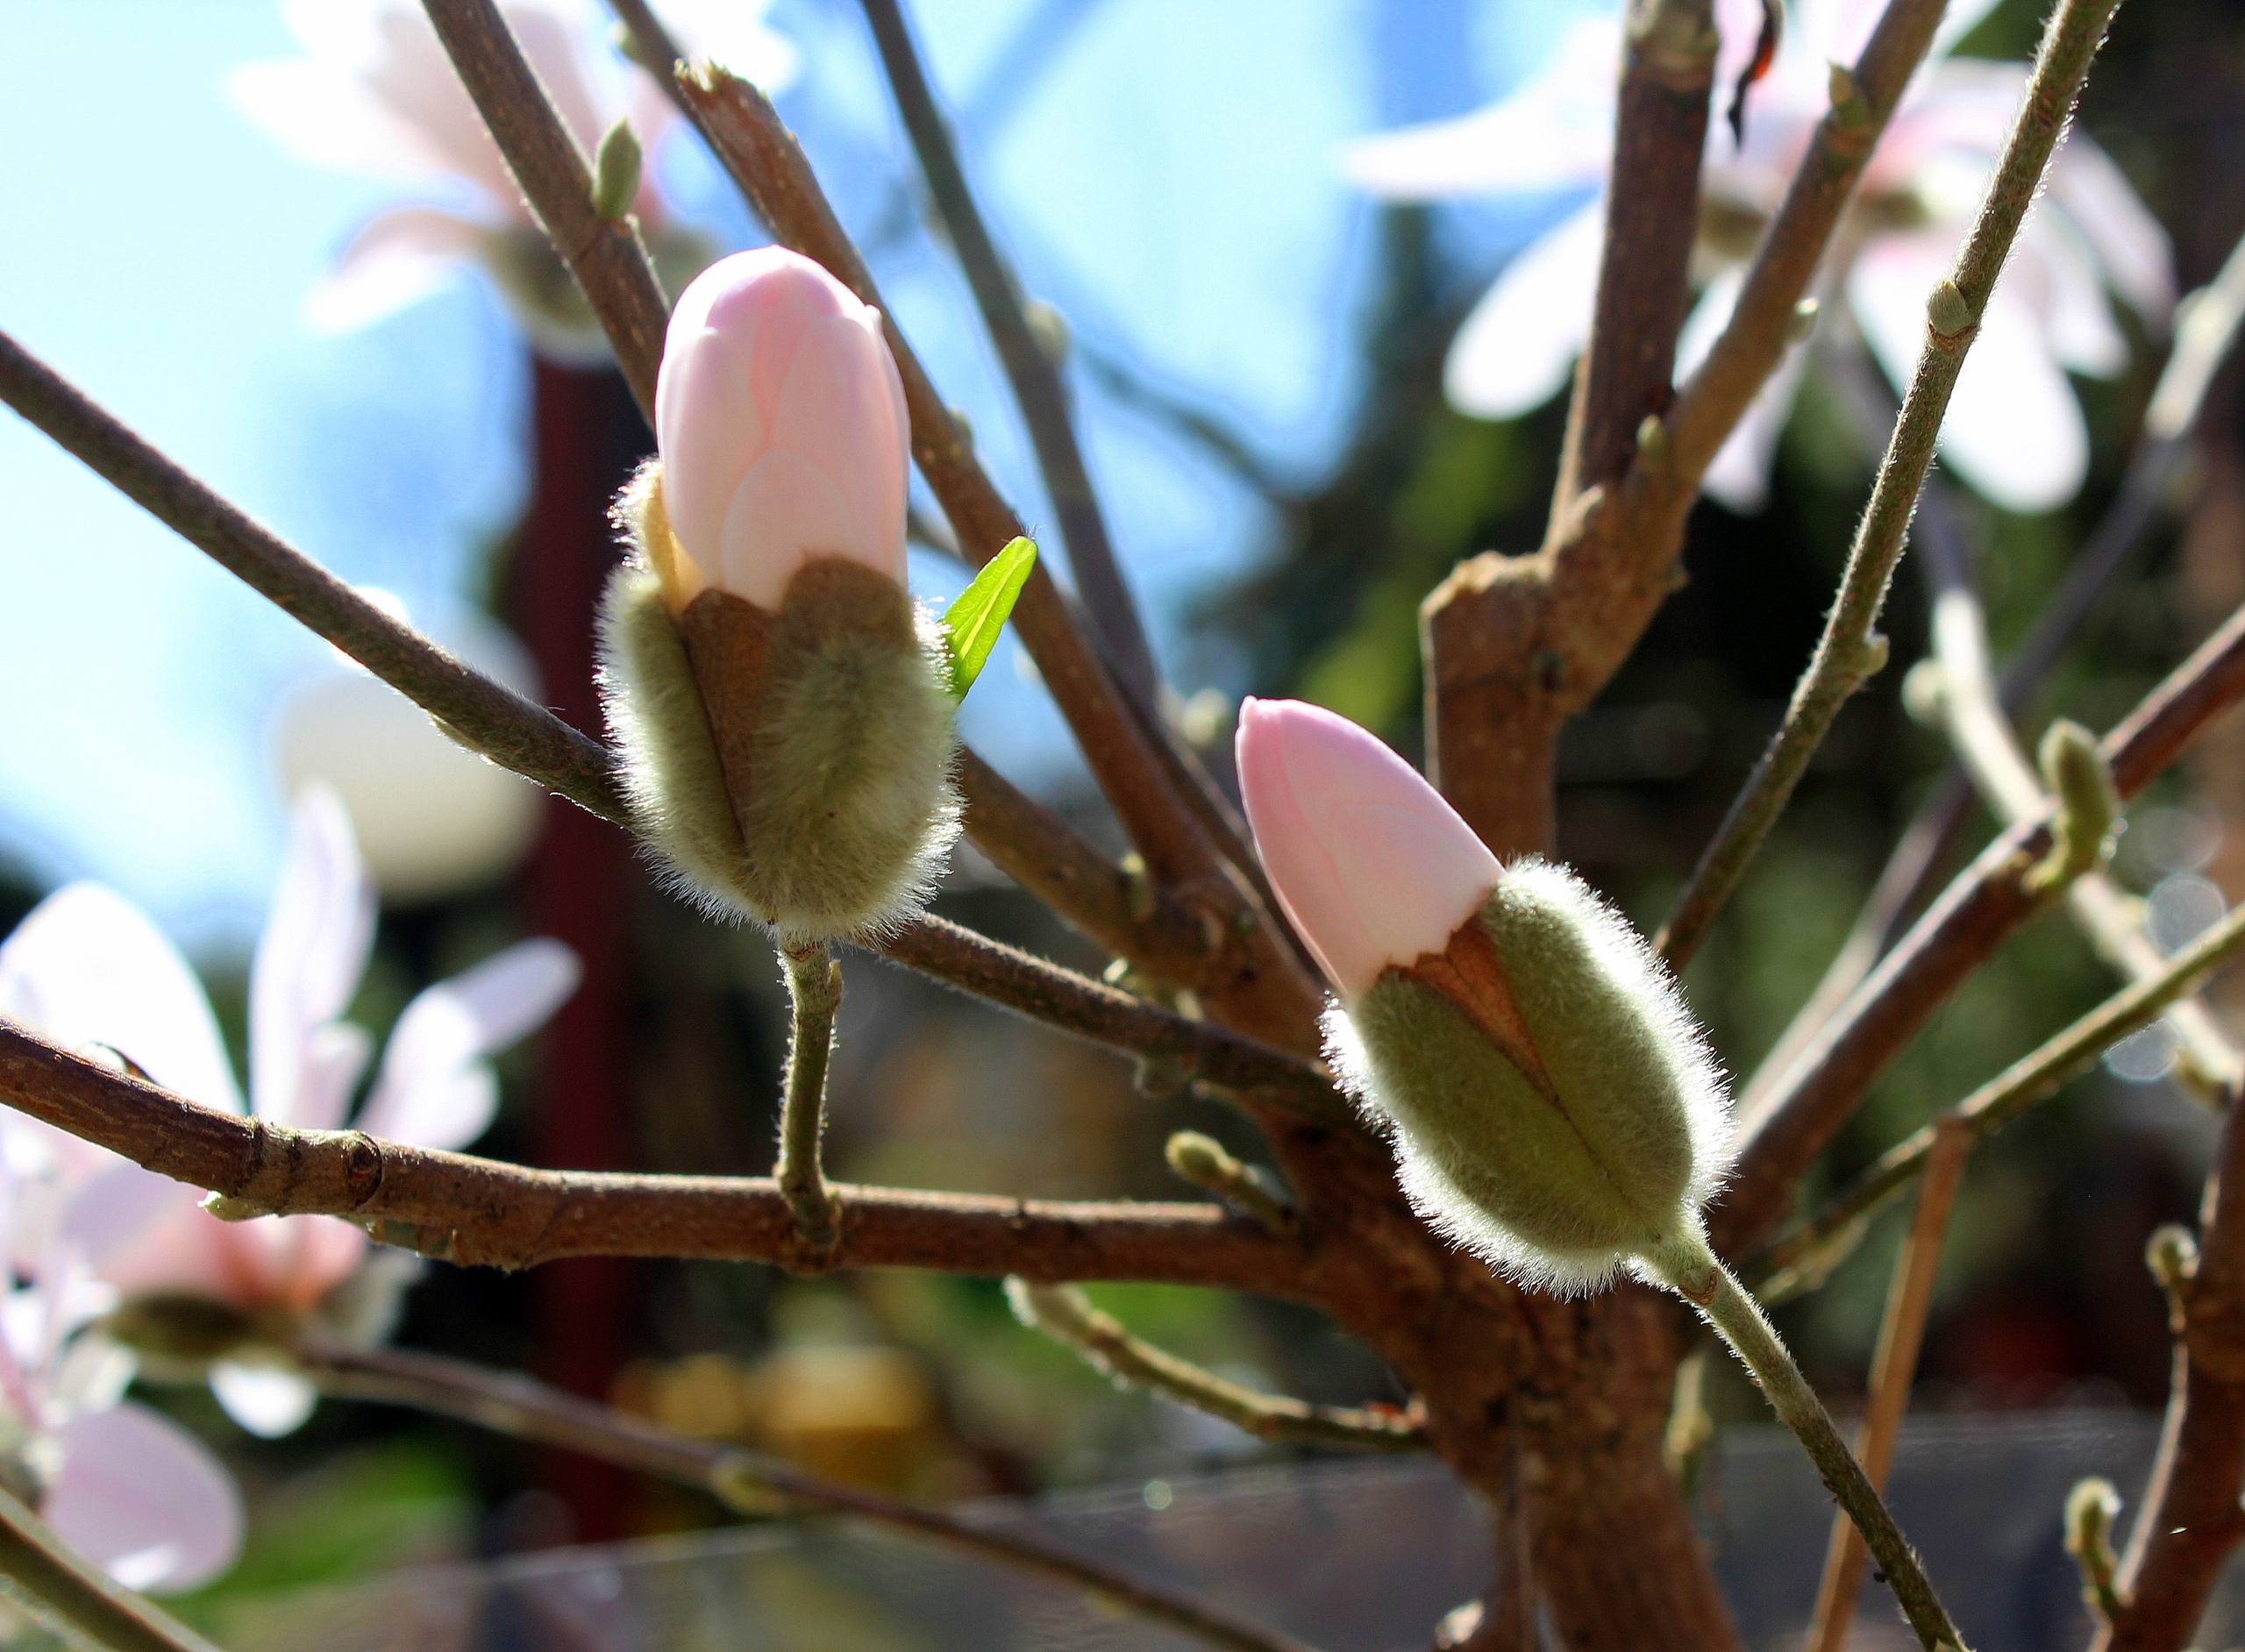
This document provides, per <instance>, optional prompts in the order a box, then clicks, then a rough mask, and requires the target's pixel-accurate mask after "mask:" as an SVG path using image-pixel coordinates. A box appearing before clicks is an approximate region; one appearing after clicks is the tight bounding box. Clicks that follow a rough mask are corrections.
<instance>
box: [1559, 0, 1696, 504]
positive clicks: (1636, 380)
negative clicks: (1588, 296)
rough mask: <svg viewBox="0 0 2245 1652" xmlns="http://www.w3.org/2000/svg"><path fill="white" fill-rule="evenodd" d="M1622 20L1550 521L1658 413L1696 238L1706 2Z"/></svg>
mask: <svg viewBox="0 0 2245 1652" xmlns="http://www.w3.org/2000/svg"><path fill="white" fill-rule="evenodd" d="M1625 17H1626V23H1625V25H1624V26H1625V44H1624V46H1623V48H1622V56H1621V92H1620V96H1619V101H1618V103H1617V105H1616V109H1615V114H1614V164H1613V167H1612V170H1611V171H1610V172H1609V173H1608V174H1607V185H1606V240H1605V246H1604V251H1603V253H1601V255H1600V263H1599V269H1598V296H1597V300H1596V303H1595V305H1594V307H1593V311H1592V317H1591V326H1590V342H1589V344H1588V345H1587V346H1586V348H1585V350H1584V352H1583V359H1582V366H1581V367H1580V368H1579V370H1578V371H1577V373H1576V375H1575V394H1574V402H1573V404H1572V407H1571V408H1570V409H1569V410H1568V415H1567V439H1566V446H1565V449H1564V452H1563V454H1562V456H1561V459H1560V465H1559V485H1558V487H1557V490H1556V491H1555V492H1554V493H1553V494H1552V496H1551V515H1552V519H1553V520H1554V521H1555V522H1557V521H1560V520H1563V519H1564V518H1565V517H1566V516H1567V515H1568V514H1569V513H1570V512H1571V511H1572V509H1573V507H1574V504H1575V502H1576V501H1577V500H1578V499H1579V497H1580V496H1581V495H1582V494H1583V493H1584V492H1585V491H1586V490H1587V489H1589V488H1596V487H1600V486H1604V485H1607V484H1609V483H1612V482H1614V481H1618V480H1619V479H1620V478H1621V474H1622V473H1623V472H1624V471H1625V470H1627V469H1628V468H1629V461H1630V459H1631V458H1632V456H1633V455H1634V454H1635V453H1636V443H1637V427H1638V425H1640V424H1643V422H1644V420H1645V419H1647V418H1648V417H1652V418H1657V417H1659V416H1660V415H1662V414H1663V413H1665V412H1666V411H1667V410H1668V401H1669V395H1670V383H1669V379H1670V374H1671V373H1672V372H1673V371H1674V370H1675V366H1676V337H1677V335H1678V333H1679V332H1681V331H1683V328H1684V309H1685V303H1686V299H1687V298H1688V296H1689V281H1690V277H1691V265H1692V247H1693V243H1694V242H1695V241H1696V240H1697V239H1699V233H1700V150H1701V149H1702V148H1703V147H1704V146H1705V145H1706V142H1707V102H1708V97H1709V95H1710V93H1711V91H1712V89H1713V86H1714V67H1715V48H1716V46H1717V45H1718V43H1719V42H1718V37H1717V35H1716V33H1715V24H1714V4H1713V0H1630V4H1629V10H1628V11H1627V12H1626V14H1625Z"/></svg>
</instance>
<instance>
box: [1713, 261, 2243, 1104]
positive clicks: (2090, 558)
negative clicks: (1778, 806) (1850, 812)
mask: <svg viewBox="0 0 2245 1652" xmlns="http://www.w3.org/2000/svg"><path fill="white" fill-rule="evenodd" d="M2241 323H2245V240H2241V241H2240V242H2239V243H2238V244H2237V246H2234V248H2232V249H2231V251H2230V254H2229V257H2228V259H2227V260H2226V261H2225V262H2224V263H2223V265H2222V267H2221V271H2220V274H2218V275H2216V276H2215V278H2214V279H2213V281H2211V282H2210V283H2208V284H2207V285H2206V287H2204V288H2200V289H2199V291H2198V292H2196V293H2194V294H2192V296H2190V297H2189V298H2188V299H2186V300H2185V301H2184V305H2183V307H2182V310H2181V311H2180V315H2179V322H2178V325H2177V329H2176V339H2175V346H2174V349H2173V350H2172V351H2171V352H2170V354H2169V356H2168V359H2167V364H2166V366H2165V367H2164V368H2163V370H2162V372H2161V374H2160V376H2159V382H2158V385H2157V386H2156V388H2155V389H2154V391H2153V393H2152V396H2151V401H2150V402H2149V408H2148V409H2147V412H2146V415H2145V418H2144V423H2143V427H2142V431H2140V433H2139V435H2138V438H2137V440H2136V444H2135V449H2134V451H2133V452H2132V453H2131V454H2130V457H2129V459H2128V466H2127V471H2126V473H2125V474H2123V475H2122V477H2121V479H2120V489H2119V492H2118V494H2117V495H2116V496H2115V498H2114V501H2113V505H2112V506H2111V508H2110V509H2107V510H2106V513H2105V515H2104V516H2101V517H2100V518H2099V520H2098V523H2097V526H2096V527H2095V528H2094V529H2093V530H2092V531H2091V533H2090V535H2089V538H2088V539H2087V540H2086V542H2085V544H2084V545H2083V546H2082V549H2081V553H2080V554H2079V555H2078V556H2077V557H2075V558H2074V559H2073V560H2072V561H2071V563H2070V564H2069V565H2068V566H2067V569H2066V574H2065V578H2064V579H2063V580H2061V581H2060V582H2059V585H2058V587H2057V589H2056V591H2055V592H2053V593H2052V595H2051V596H2050V599H2049V601H2048V602H2045V603H2044V604H2043V605H2042V609H2041V610H2040V611H2039V612H2038V614H2037V615H2036V616H2035V628H2034V630H2032V631H2031V632H2030V633H2029V634H2028V638H2027V641H2026V642H2025V643H2023V644H2021V646H2020V648H2019V651H2018V652H2016V653H2015V654H2013V656H2012V658H2011V659H2010V660H2009V662H2008V663H2006V665H2005V666H2004V668H2003V672H2002V674H2001V677H2000V678H1999V682H1998V685H1997V687H1998V697H1999V701H2000V703H2001V705H2002V707H2003V709H2004V711H2005V713H2006V716H2012V717H2017V716H2022V715H2023V714H2024V713H2025V712H2026V710H2027V709H2028V704H2029V702H2030V701H2032V700H2033V698H2034V696H2035V692H2036V691H2037V690H2038V689H2039V688H2040V687H2042V682H2043V680H2044V679H2045V678H2046V677H2048V676H2049V673H2050V670H2051V668H2052V667H2053V666H2056V664H2057V662H2058V659H2060V657H2061V656H2062V655H2063V652H2064V650H2065V647H2066V644H2068V642H2070V640H2071V638H2072V637H2073V634H2074V632H2075V630H2076V629H2077V628H2078V626H2079V625H2080V624H2081V623H2082V622H2083V620H2084V619H2085V618H2086V617H2087V616H2088V614H2089V612H2090V610H2091V609H2092V607H2094V606H2095V604H2096V602H2097V600H2098V598H2099V596H2100V595H2103V593H2104V592H2105V590H2106V587H2108V586H2110V585H2111V583H2112V582H2113V580H2115V579H2116V578H2118V577H2119V575H2120V573H2121V572H2122V571H2123V570H2124V569H2125V568H2126V567H2127V565H2128V563H2129V562H2130V561H2131V560H2132V559H2134V557H2135V554H2136V552H2138V551H2140V550H2141V549H2142V546H2143V545H2144V544H2145V542H2146V540H2147V539H2148V538H2149V530H2150V529H2151V527H2152V525H2153V524H2154V523H2156V522H2157V521H2158V520H2159V519H2160V518H2161V517H2162V516H2163V514H2164V509H2165V506H2166V503H2167V500H2168V495H2169V492H2170V488H2171V486H2172V484H2173V482H2174V480H2175V477H2176V474H2177V472H2178V471H2179V470H2180V469H2181V468H2182V466H2183V463H2184V458H2185V456H2186V455H2187V453H2188V452H2189V436H2190V433H2191V431H2192V430H2194V429H2195V428H2196V427H2197V424H2198V423H2199V417H2201V415H2202V414H2203V412H2204V410H2205V408H2206V392H2207V390H2208V389H2209V388H2211V386H2212V385H2213V382H2214V379H2215V376H2216V374H2217V372H2218V370H2219V369H2220V367H2221V365H2222V364H2223V363H2224V362H2226V361H2227V360H2228V359H2229V356H2230V353H2231V352H2232V351H2233V350H2234V348H2235V346H2236V343H2237V339H2238V337H2239V331H2240V325H2241ZM1971 802H1972V794H1971V787H1969V786H1968V784H1967V783H1966V780H1965V776H1964V772H1963V765H1962V764H1961V763H1958V762H1955V761H1952V762H1951V763H1950V764H1949V768H1948V770H1947V772H1946V773H1943V774H1942V777H1941V779H1940V780H1937V781H1935V784H1934V786H1933V787H1932V789H1931V790H1930V791H1929V792H1928V794H1927V796H1926V801H1924V802H1923V803H1922V804H1921V805H1920V806H1919V808H1918V811H1917V813H1916V814H1915V815H1913V816H1912V817H1911V819H1910V822H1909V824H1908V825H1907V826H1906V827H1905V828H1904V829H1903V831H1902V834H1901V836H1900V837H1899V838H1898V839H1897V841H1896V843H1895V847H1894V852H1893V854H1892V856H1891V857H1889V858H1888V860H1887V863H1886V865H1885V867H1884V868H1883V869H1882V870H1881V871H1880V872H1879V875H1878V881H1877V882H1876V884H1875V885H1874V886H1873V887H1872V890H1871V895H1870V897H1869V898H1868V899H1867V900H1866V901H1864V906H1863V909H1862V911H1861V912H1860V913H1859V914H1858V915H1857V918H1856V921H1855V923H1854V925H1853V927H1852V928H1850V929H1849V931H1848V936H1847V939H1846V940H1845V941H1844V942H1843V943H1842V945H1841V948H1840V950H1839V951H1838V952H1837V953H1835V955H1834V956H1833V959H1832V962H1831V963H1830V964H1829V965H1827V966H1826V969H1825V972H1824V975H1823V979H1821V980H1820V981H1819V982H1818V983H1817V985H1816V989H1815V991H1814V992H1813V993H1810V994H1809V996H1808V998H1807V1000H1805V1001H1804V1002H1803V1003H1802V1005H1801V1007H1800V1009H1799V1010H1798V1011H1796V1012H1795V1013H1794V1015H1793V1018H1792V1022H1790V1023H1788V1024H1787V1026H1786V1028H1785V1031H1784V1033H1783V1034H1781V1035H1780V1036H1779V1037H1778V1041H1777V1043H1775V1044H1773V1045H1772V1046H1771V1050H1770V1053H1769V1055H1768V1056H1766V1057H1764V1060H1763V1063H1762V1067H1761V1070H1760V1072H1757V1074H1756V1075H1755V1077H1754V1079H1753V1080H1752V1081H1751V1082H1750V1083H1749V1084H1748V1086H1746V1092H1745V1096H1746V1103H1745V1104H1746V1106H1747V1107H1749V1108H1751V1107H1753V1106H1754V1104H1755V1103H1756V1102H1757V1100H1759V1099H1760V1096H1761V1093H1762V1091H1763V1088H1764V1084H1765V1083H1766V1082H1767V1081H1768V1080H1769V1079H1773V1078H1775V1077H1776V1076H1778V1075H1779V1074H1782V1073H1783V1072H1785V1071H1786V1070H1787V1069H1788V1068H1789V1067H1791V1066H1792V1062H1793V1060H1794V1058H1795V1057H1797V1056H1798V1055H1799V1054H1800V1051H1801V1050H1802V1049H1803V1048H1804V1047H1805V1046H1806V1045H1807V1042H1808V1041H1809V1040H1810V1039H1811V1038H1813V1037H1814V1036H1815V1033H1816V1031H1817V1029H1819V1028H1820V1027H1821V1026H1822V1025H1823V1024H1824V1022H1826V1021H1827V1020H1828V1018H1829V1016H1830V1015H1831V1014H1832V1013H1833V1012H1834V1011H1835V1010H1836V1009H1837V1008H1839V1007H1840V1006H1841V1005H1842V1004H1843V1003H1845V1002H1846V1001H1847V999H1848V997H1849V994H1850V993H1853V992H1854V991H1855V990H1856V988H1857V986H1861V985H1862V983H1863V979H1864V977H1865V976H1867V975H1868V974H1870V973H1871V968H1872V966H1873V965H1876V964H1877V963H1878V959H1879V958H1880V956H1881V955H1882V954H1883V953H1885V951H1886V949H1887V947H1888V946H1890V945H1891V944H1892V942H1893V939H1894V936H1896V935H1897V934H1898V933H1899V930H1900V929H1901V925H1902V922H1903V921H1904V920H1905V919H1906V918H1907V917H1908V916H1909V915H1911V914H1912V913H1914V911H1916V910H1917V908H1919V907H1920V906H1921V904H1922V903H1923V902H1924V901H1925V900H1926V899H1927V897H1928V895H1930V894H1932V892H1933V887H1934V885H1935V879H1937V878H1939V877H1940V875H1941V873H1942V869H1943V868H1944V867H1945V866H1947V865H1949V864H1950V862H1951V860H1952V859H1953V858H1954V856H1955V854H1956V850H1957V847H1958V845H1959V844H1961V843H1962V842H1963V837H1964V831H1965V828H1966V827H1967V826H1968V825H1969V824H1970V820H1971Z"/></svg>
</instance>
